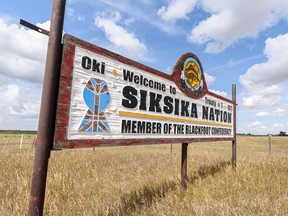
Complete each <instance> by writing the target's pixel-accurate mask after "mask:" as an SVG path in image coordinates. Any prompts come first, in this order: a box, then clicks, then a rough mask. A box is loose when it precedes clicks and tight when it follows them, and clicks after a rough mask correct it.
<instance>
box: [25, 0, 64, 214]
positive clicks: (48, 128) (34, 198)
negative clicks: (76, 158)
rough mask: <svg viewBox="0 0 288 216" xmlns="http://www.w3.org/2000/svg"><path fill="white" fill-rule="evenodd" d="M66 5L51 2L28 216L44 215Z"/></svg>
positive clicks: (56, 0) (62, 1) (58, 1)
mask: <svg viewBox="0 0 288 216" xmlns="http://www.w3.org/2000/svg"><path fill="white" fill-rule="evenodd" d="M65 4H66V0H53V8H52V15H51V26H50V34H49V41H48V50H47V57H46V66H45V74H44V83H43V91H42V99H41V109H40V117H39V124H38V132H37V142H36V150H35V159H34V169H33V176H32V188H31V194H30V198H29V212H28V215H33V216H34V215H43V207H44V198H45V188H46V179H47V171H48V160H49V156H50V150H51V148H52V144H53V136H54V125H55V112H56V100H57V93H58V79H59V71H60V63H61V40H62V31H63V23H64V13H65Z"/></svg>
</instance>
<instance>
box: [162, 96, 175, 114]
mask: <svg viewBox="0 0 288 216" xmlns="http://www.w3.org/2000/svg"><path fill="white" fill-rule="evenodd" d="M163 111H164V112H165V113H167V114H170V113H172V112H173V98H172V97H170V96H165V97H164V107H163Z"/></svg>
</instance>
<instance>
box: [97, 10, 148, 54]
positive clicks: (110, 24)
mask: <svg viewBox="0 0 288 216" xmlns="http://www.w3.org/2000/svg"><path fill="white" fill-rule="evenodd" d="M120 20H121V15H120V13H118V12H114V13H112V14H110V15H109V16H107V14H105V13H104V14H100V15H98V16H97V17H96V18H95V25H96V26H97V27H98V28H101V29H102V30H103V31H104V32H105V34H106V37H107V39H108V40H109V41H110V42H111V43H112V44H113V45H114V46H115V48H116V51H118V52H120V53H123V54H125V55H127V56H128V57H131V58H133V59H143V58H145V55H146V54H147V48H146V46H145V44H143V43H142V42H140V41H139V39H137V38H136V36H135V35H134V34H133V33H131V32H128V31H127V30H126V29H125V28H124V27H122V26H120V25H119V24H117V23H118V22H120Z"/></svg>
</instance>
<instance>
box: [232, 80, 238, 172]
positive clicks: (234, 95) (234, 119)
mask: <svg viewBox="0 0 288 216" xmlns="http://www.w3.org/2000/svg"><path fill="white" fill-rule="evenodd" d="M232 101H233V132H234V134H233V136H234V137H233V140H232V167H233V169H235V168H236V106H237V104H236V85H235V84H233V85H232Z"/></svg>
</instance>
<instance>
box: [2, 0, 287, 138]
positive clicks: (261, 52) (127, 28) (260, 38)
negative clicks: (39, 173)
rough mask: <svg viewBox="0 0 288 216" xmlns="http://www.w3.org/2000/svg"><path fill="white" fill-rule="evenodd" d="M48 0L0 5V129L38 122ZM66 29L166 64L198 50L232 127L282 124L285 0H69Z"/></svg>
mask: <svg viewBox="0 0 288 216" xmlns="http://www.w3.org/2000/svg"><path fill="white" fill-rule="evenodd" d="M51 8H52V1H36V0H26V1H21V0H10V1H5V3H4V2H2V4H1V7H0V38H1V40H0V50H1V52H0V64H1V67H0V109H1V113H0V122H1V125H0V129H14V130H19V129H20V130H36V129H37V127H38V115H39V109H40V100H41V91H42V82H43V74H44V65H45V58H46V48H47V39H48V38H47V36H45V35H41V34H39V33H37V32H35V31H32V30H29V29H27V28H25V27H23V26H20V24H19V20H20V18H22V19H24V20H26V21H29V22H31V23H34V24H37V25H38V26H40V27H42V28H46V29H47V30H49V25H50V17H51ZM64 32H65V33H68V34H71V35H73V36H75V37H78V38H80V39H83V40H86V41H89V42H91V43H93V44H96V45H98V46H101V47H104V48H107V49H109V50H111V51H114V52H116V53H119V54H121V55H123V56H125V57H128V58H131V59H133V60H135V61H138V62H141V63H143V64H145V65H148V66H150V67H153V68H155V69H158V70H160V71H162V72H163V73H170V70H171V69H172V68H173V67H174V65H175V63H176V62H177V60H178V58H179V57H180V56H181V55H182V54H184V53H186V52H193V53H194V54H196V55H197V56H198V57H199V59H200V61H201V63H202V66H203V69H204V72H205V76H206V80H207V82H208V88H209V90H210V91H214V92H216V93H218V94H221V95H223V96H225V97H228V98H231V88H232V84H233V83H235V84H236V85H237V103H238V107H237V132H238V133H253V134H268V133H272V134H275V133H279V132H280V131H286V132H288V118H287V117H288V114H287V110H288V96H287V92H288V88H287V86H288V85H287V81H288V76H287V75H288V60H287V59H288V3H287V0H273V1H271V0H254V1H248V0H234V1H231V0H219V1H214V0H158V1H153V0H138V1H132V0H123V1H116V0H97V1H96V0H67V4H66V13H65V23H64Z"/></svg>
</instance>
